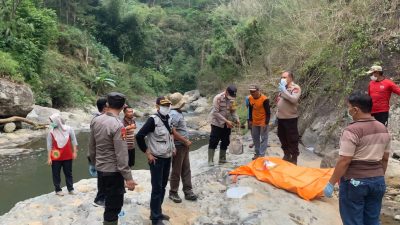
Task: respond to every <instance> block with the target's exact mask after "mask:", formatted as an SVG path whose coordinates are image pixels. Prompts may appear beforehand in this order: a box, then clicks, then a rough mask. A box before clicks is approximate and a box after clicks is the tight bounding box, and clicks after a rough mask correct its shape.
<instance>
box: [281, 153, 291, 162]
mask: <svg viewBox="0 0 400 225" xmlns="http://www.w3.org/2000/svg"><path fill="white" fill-rule="evenodd" d="M283 154H284V155H283V158H282V159H283V160H285V161H287V162H290V159H291V157H290V154H289V153H286V152H284V153H283Z"/></svg>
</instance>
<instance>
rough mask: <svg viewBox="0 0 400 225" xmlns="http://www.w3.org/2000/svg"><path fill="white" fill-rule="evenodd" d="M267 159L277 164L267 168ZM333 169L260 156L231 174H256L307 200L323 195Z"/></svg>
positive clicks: (263, 179)
mask: <svg viewBox="0 0 400 225" xmlns="http://www.w3.org/2000/svg"><path fill="white" fill-rule="evenodd" d="M265 160H269V161H270V162H272V163H275V164H276V165H275V166H274V167H272V168H268V167H267V168H266V167H265V166H264V161H265ZM333 170H334V169H333V168H331V169H320V168H307V167H301V166H296V165H294V164H292V163H289V162H286V161H284V160H282V159H280V158H275V157H260V158H257V159H256V160H254V161H252V162H250V163H249V164H247V165H246V166H240V167H238V168H236V169H235V170H233V171H231V172H230V173H229V174H230V175H248V176H254V177H256V178H257V179H258V180H260V181H263V182H267V183H270V184H272V185H274V186H275V187H278V188H281V189H284V190H287V191H289V192H293V193H296V194H297V195H299V196H300V197H301V198H303V199H305V200H312V199H315V198H318V197H322V196H323V190H324V188H325V186H326V184H327V183H328V181H329V179H330V178H331V176H332V174H333Z"/></svg>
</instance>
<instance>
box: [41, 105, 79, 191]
mask: <svg viewBox="0 0 400 225" xmlns="http://www.w3.org/2000/svg"><path fill="white" fill-rule="evenodd" d="M50 122H51V124H50V132H49V134H48V135H47V151H48V157H47V164H49V165H50V166H51V172H52V175H53V184H54V188H55V192H56V195H58V196H63V195H64V194H63V192H62V190H61V186H60V183H61V177H60V173H61V168H62V169H63V171H64V175H65V183H66V184H67V189H68V193H69V194H74V186H73V184H74V183H73V180H72V160H74V159H76V157H77V154H78V148H77V146H78V142H77V141H76V137H75V133H74V130H73V129H72V128H71V127H70V126H67V125H65V124H64V122H63V121H62V119H61V116H60V114H58V113H55V114H53V115H51V116H50Z"/></svg>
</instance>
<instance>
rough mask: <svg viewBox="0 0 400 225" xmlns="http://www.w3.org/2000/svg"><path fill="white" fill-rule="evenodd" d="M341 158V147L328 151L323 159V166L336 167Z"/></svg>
mask: <svg viewBox="0 0 400 225" xmlns="http://www.w3.org/2000/svg"><path fill="white" fill-rule="evenodd" d="M338 159H339V149H336V150H333V151H331V152H329V153H327V154H326V155H325V156H324V157H323V158H322V160H321V165H320V167H321V168H334V167H335V166H336V162H337V160H338Z"/></svg>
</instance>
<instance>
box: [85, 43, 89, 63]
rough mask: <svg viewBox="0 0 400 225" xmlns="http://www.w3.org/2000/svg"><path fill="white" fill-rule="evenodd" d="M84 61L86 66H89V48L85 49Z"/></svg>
mask: <svg viewBox="0 0 400 225" xmlns="http://www.w3.org/2000/svg"><path fill="white" fill-rule="evenodd" d="M85 61H86V65H89V47H86V53H85Z"/></svg>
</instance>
